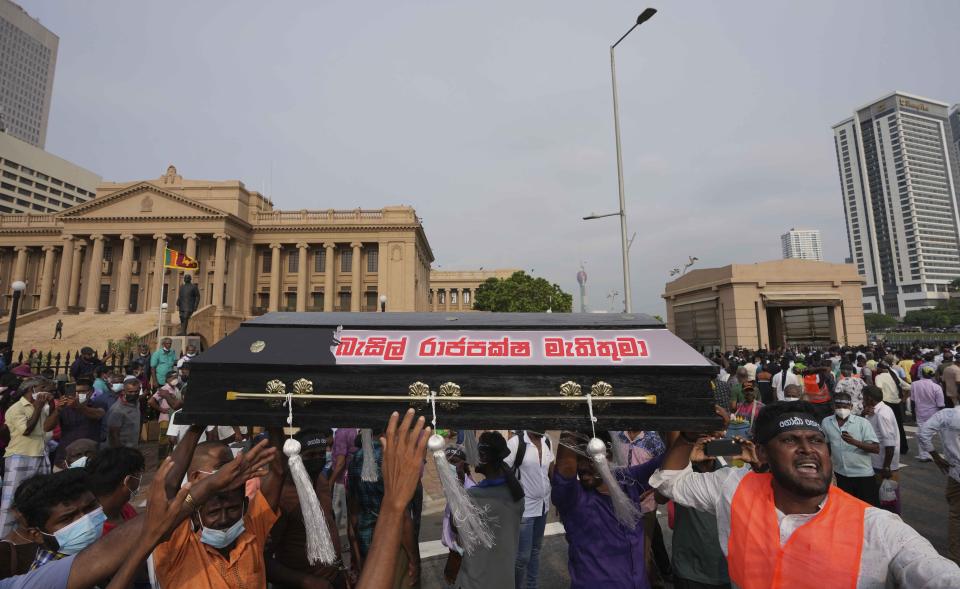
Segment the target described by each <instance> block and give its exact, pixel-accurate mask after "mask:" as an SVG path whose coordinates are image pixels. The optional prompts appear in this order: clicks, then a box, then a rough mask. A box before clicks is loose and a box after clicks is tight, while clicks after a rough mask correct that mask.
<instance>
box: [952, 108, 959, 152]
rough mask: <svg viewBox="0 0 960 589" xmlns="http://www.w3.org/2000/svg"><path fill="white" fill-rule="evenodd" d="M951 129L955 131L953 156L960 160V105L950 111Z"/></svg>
mask: <svg viewBox="0 0 960 589" xmlns="http://www.w3.org/2000/svg"><path fill="white" fill-rule="evenodd" d="M950 129H951V130H952V131H953V148H954V151H953V154H954V156H955V157H956V158H957V159H956V160H954V161H958V160H960V104H954V105H953V108H951V109H950Z"/></svg>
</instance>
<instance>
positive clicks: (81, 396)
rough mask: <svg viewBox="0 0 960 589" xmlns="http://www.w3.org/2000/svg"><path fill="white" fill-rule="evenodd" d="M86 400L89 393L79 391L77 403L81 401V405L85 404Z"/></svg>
mask: <svg viewBox="0 0 960 589" xmlns="http://www.w3.org/2000/svg"><path fill="white" fill-rule="evenodd" d="M86 402H87V394H86V393H77V403H79V404H80V405H83V404H84V403H86Z"/></svg>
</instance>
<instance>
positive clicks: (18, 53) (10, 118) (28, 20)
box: [0, 0, 60, 148]
mask: <svg viewBox="0 0 960 589" xmlns="http://www.w3.org/2000/svg"><path fill="white" fill-rule="evenodd" d="M59 44H60V39H59V37H57V36H56V35H54V34H53V33H52V32H50V31H49V30H48V29H47V28H46V27H44V26H43V25H42V24H40V23H39V22H38V21H37V20H36V19H34V18H33V17H31V16H30V15H29V14H27V12H26V11H25V10H24V9H23V8H21V7H20V6H18V5H17V4H14V3H13V2H11V1H10V0H0V120H2V125H0V126H2V127H4V128H6V131H7V133H10V134H11V135H13V136H15V137H19V138H20V139H23V140H24V141H26V142H27V143H30V144H31V145H35V146H36V147H40V148H43V146H44V144H45V143H46V140H47V119H48V118H49V117H50V97H51V95H52V93H53V72H54V69H55V68H56V65H57V46H58V45H59Z"/></svg>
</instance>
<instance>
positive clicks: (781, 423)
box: [650, 401, 960, 588]
mask: <svg viewBox="0 0 960 589" xmlns="http://www.w3.org/2000/svg"><path fill="white" fill-rule="evenodd" d="M815 415H816V414H815V410H814V407H813V406H812V405H811V404H810V403H807V402H805V401H798V402H794V403H772V404H770V405H767V406H766V407H764V408H763V410H762V411H761V412H760V415H759V416H758V417H757V423H756V430H755V431H756V434H755V440H756V457H757V459H758V460H759V462H760V463H761V464H764V465H767V466H769V469H770V472H769V473H759V472H757V471H755V470H753V469H751V468H746V467H744V468H725V469H722V470H720V471H716V472H711V473H697V472H693V471H692V470H691V468H690V461H691V460H698V459H703V458H704V456H703V451H702V447H703V441H702V440H699V439H698V437H699V434H696V433H690V432H684V433H680V434H678V435H677V436H676V439H675V440H674V443H673V445H672V446H671V447H670V449H669V450H668V451H667V454H666V458H665V459H664V462H663V467H662V468H661V470H659V471H657V472H656V473H654V474H653V476H652V477H650V484H651V485H652V486H653V487H654V488H655V489H657V490H658V491H659V492H660V493H661V494H662V495H664V496H666V497H668V498H670V499H673V500H674V501H675V502H677V503H678V504H680V505H684V506H686V507H691V508H693V509H699V510H701V511H705V512H707V513H710V514H713V515H714V516H716V518H717V532H718V535H719V539H720V548H721V550H722V551H723V553H724V554H725V555H726V557H727V566H728V569H729V573H730V581H731V583H732V584H734V585H735V586H738V587H745V588H747V587H778V588H788V587H789V588H797V587H825V586H829V587H860V588H865V587H884V586H887V585H894V584H895V585H897V586H900V587H960V568H958V567H957V565H956V564H955V563H953V562H951V561H950V560H947V559H946V558H944V557H942V556H940V555H939V554H938V553H937V551H936V549H935V548H934V547H933V546H932V545H931V544H930V542H929V541H927V540H926V539H925V538H924V537H923V536H921V535H920V534H918V533H917V532H916V530H914V529H913V528H911V527H910V526H908V525H907V524H905V523H904V522H903V520H901V519H900V518H899V517H897V516H895V515H893V514H892V513H890V512H888V511H884V510H882V509H878V508H876V507H873V506H870V505H867V504H866V503H864V502H863V501H860V500H859V499H857V498H855V497H852V496H851V495H849V494H847V493H845V492H844V491H842V490H840V489H839V488H837V487H833V486H831V485H830V481H831V479H832V477H833V463H832V460H831V457H830V452H829V449H828V445H827V438H826V436H825V435H824V433H823V428H822V427H821V425H820V423H819V422H818V421H817V419H816V417H815ZM750 446H751V444H744V453H743V455H742V456H741V458H744V459H745V461H749V458H751V457H750V456H747V454H748V452H747V451H748V450H749V448H750ZM791 538H793V541H792V542H791V541H790V539H791Z"/></svg>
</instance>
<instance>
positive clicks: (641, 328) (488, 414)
mask: <svg viewBox="0 0 960 589" xmlns="http://www.w3.org/2000/svg"><path fill="white" fill-rule="evenodd" d="M191 367H192V371H191V376H190V384H189V387H188V389H187V394H186V401H185V406H184V410H183V415H182V417H183V419H184V421H185V422H187V423H205V424H217V425H262V426H269V425H283V424H284V423H285V420H286V417H287V410H286V408H284V407H280V406H278V405H279V403H277V402H276V401H277V400H282V399H283V396H282V395H274V396H273V397H272V399H274V401H273V402H271V400H268V399H257V398H236V397H237V395H232V394H231V393H259V394H264V393H266V392H267V389H268V388H270V389H271V392H276V390H277V384H276V383H274V384H272V385H271V386H270V387H268V382H269V381H281V382H282V383H283V385H284V386H285V390H286V391H287V392H290V393H292V392H294V390H295V389H296V390H299V391H303V390H305V387H304V383H306V382H307V381H309V383H310V385H312V394H314V395H321V396H322V395H347V396H350V395H362V396H371V395H376V396H395V397H397V398H396V399H386V400H377V401H364V400H351V399H347V400H344V399H337V400H329V399H327V400H324V399H312V400H310V401H309V402H304V400H302V399H298V402H297V403H296V404H295V405H294V419H295V425H298V426H307V425H309V426H314V427H340V426H343V427H378V426H382V425H383V424H385V423H386V420H387V417H388V416H389V414H390V412H392V411H394V410H399V411H403V410H405V409H406V408H407V407H410V406H414V407H416V408H417V409H418V411H422V412H424V414H425V415H427V418H428V420H429V418H430V414H431V412H430V407H429V404H428V403H423V402H419V401H417V400H416V399H412V398H411V397H410V396H409V395H410V387H411V385H413V384H414V383H424V384H425V385H426V387H423V386H422V385H421V389H420V390H431V391H437V392H438V393H439V394H444V393H448V394H449V393H451V392H452V391H456V390H457V389H458V390H459V395H460V400H461V401H462V400H463V399H465V398H469V397H491V398H495V399H492V400H487V401H478V402H457V399H456V398H455V397H452V398H449V399H447V398H444V399H442V401H443V402H438V406H437V417H438V419H437V424H438V427H448V428H467V429H520V428H525V429H535V430H541V431H542V430H544V429H589V418H588V407H587V403H585V402H579V403H577V402H570V401H566V402H565V399H567V397H566V396H564V395H565V394H567V395H574V394H576V391H577V390H579V391H580V396H581V397H582V396H583V395H586V394H587V393H589V392H591V391H592V392H593V393H594V396H593V398H594V403H593V410H594V414H595V416H596V417H597V418H598V423H597V427H598V428H600V429H606V430H621V429H633V430H637V429H645V430H677V429H679V430H690V431H692V430H707V429H715V428H716V426H717V425H718V419H717V417H716V416H715V415H714V412H713V394H712V392H711V387H710V380H711V379H713V378H715V377H716V374H717V367H716V366H715V365H714V364H712V363H711V362H709V361H708V360H706V359H705V358H704V357H703V356H702V355H700V354H699V353H697V352H696V351H695V350H693V349H692V348H690V347H689V346H688V345H687V344H685V343H684V342H683V341H681V340H680V339H679V338H677V337H676V336H674V335H673V334H672V333H670V332H669V331H668V330H667V329H666V328H665V327H664V326H663V324H662V323H660V322H658V321H656V320H654V319H653V318H651V317H649V316H646V315H639V314H636V315H618V314H569V313H556V314H550V313H270V314H268V315H264V316H262V317H258V318H256V319H253V320H251V321H247V322H245V323H243V324H242V325H241V326H240V328H239V329H237V330H236V331H235V332H233V333H232V334H230V335H229V336H227V337H226V338H224V339H223V340H221V341H220V342H218V343H217V344H216V345H214V346H212V347H211V348H210V349H209V350H207V351H206V352H204V353H203V354H201V355H200V356H199V357H198V358H197V359H195V360H194V361H193V362H191ZM297 381H300V383H299V384H295V383H296V382H297ZM447 383H453V385H454V386H450V385H448V384H447ZM565 383H566V384H567V386H566V387H564V385H565ZM570 383H575V384H570ZM577 385H579V389H578V387H577ZM595 386H596V387H599V388H594V387H595ZM561 390H563V391H564V392H561ZM605 392H606V393H608V394H611V395H612V397H614V398H616V397H626V396H642V395H655V396H656V403H655V404H649V403H646V402H643V401H621V402H604V401H603V398H601V397H597V396H596V395H598V394H603V393H605ZM231 397H232V400H228V399H230V398H231ZM240 397H242V395H240ZM508 397H545V398H546V399H544V400H539V401H536V400H535V401H525V402H507V401H500V400H499V399H503V398H508ZM294 398H295V399H296V398H297V395H295V396H294Z"/></svg>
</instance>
